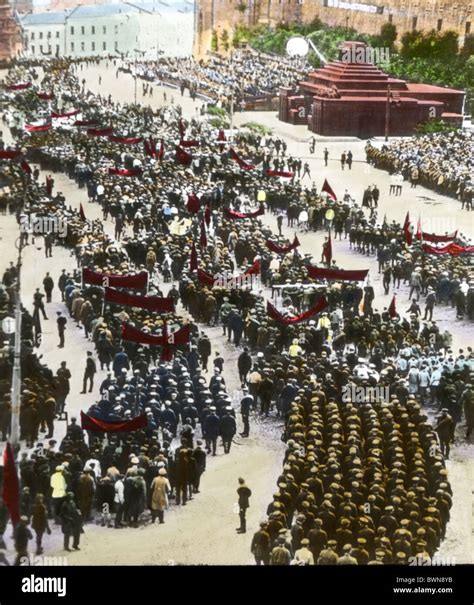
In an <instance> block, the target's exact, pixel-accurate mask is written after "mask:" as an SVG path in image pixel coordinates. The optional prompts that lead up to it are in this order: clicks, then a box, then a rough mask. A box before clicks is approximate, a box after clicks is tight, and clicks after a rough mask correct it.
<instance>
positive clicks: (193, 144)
mask: <svg viewBox="0 0 474 605" xmlns="http://www.w3.org/2000/svg"><path fill="white" fill-rule="evenodd" d="M179 144H180V145H181V147H186V148H188V147H199V141H196V140H195V139H191V140H189V141H184V140H183V139H181V141H180V142H179Z"/></svg>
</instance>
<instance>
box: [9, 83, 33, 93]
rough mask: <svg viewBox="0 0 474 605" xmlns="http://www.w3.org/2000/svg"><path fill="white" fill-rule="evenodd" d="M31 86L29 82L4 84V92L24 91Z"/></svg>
mask: <svg viewBox="0 0 474 605" xmlns="http://www.w3.org/2000/svg"><path fill="white" fill-rule="evenodd" d="M30 86H31V82H22V83H21V84H6V85H5V90H9V91H14V90H25V89H27V88H29V87H30Z"/></svg>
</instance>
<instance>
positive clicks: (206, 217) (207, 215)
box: [204, 204, 211, 227]
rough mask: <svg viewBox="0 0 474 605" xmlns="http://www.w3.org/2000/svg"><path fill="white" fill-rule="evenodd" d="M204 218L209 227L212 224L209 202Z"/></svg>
mask: <svg viewBox="0 0 474 605" xmlns="http://www.w3.org/2000/svg"><path fill="white" fill-rule="evenodd" d="M204 220H205V222H206V225H207V226H208V227H209V225H210V224H211V208H210V206H209V204H208V205H207V206H206V209H205V211H204Z"/></svg>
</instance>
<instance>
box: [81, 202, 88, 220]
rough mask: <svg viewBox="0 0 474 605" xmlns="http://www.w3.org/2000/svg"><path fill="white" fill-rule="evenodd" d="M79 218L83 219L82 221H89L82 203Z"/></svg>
mask: <svg viewBox="0 0 474 605" xmlns="http://www.w3.org/2000/svg"><path fill="white" fill-rule="evenodd" d="M79 216H80V217H81V221H87V219H86V214H85V212H84V207H83V205H82V203H81V204H79Z"/></svg>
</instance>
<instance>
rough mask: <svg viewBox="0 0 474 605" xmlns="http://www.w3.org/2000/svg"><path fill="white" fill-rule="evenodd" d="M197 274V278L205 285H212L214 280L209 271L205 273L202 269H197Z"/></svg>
mask: <svg viewBox="0 0 474 605" xmlns="http://www.w3.org/2000/svg"><path fill="white" fill-rule="evenodd" d="M197 274H198V280H199V281H200V282H201V283H202V284H204V285H205V286H211V287H212V286H213V285H214V282H215V281H216V280H215V279H214V276H213V275H211V274H210V273H206V271H204V270H203V269H198V270H197Z"/></svg>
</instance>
